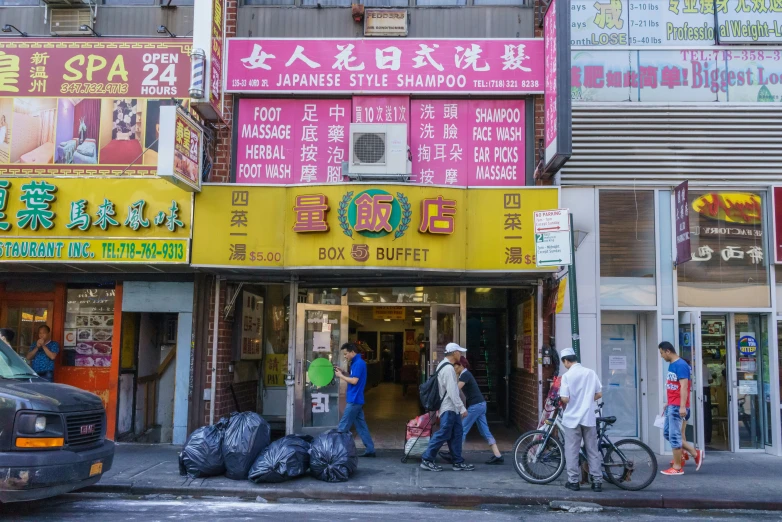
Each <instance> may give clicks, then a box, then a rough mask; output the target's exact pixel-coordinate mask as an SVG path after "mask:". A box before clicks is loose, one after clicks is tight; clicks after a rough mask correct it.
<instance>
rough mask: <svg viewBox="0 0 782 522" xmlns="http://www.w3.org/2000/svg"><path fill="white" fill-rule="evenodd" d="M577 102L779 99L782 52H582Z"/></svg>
mask: <svg viewBox="0 0 782 522" xmlns="http://www.w3.org/2000/svg"><path fill="white" fill-rule="evenodd" d="M571 82H572V87H573V88H572V98H573V100H576V101H600V102H610V101H643V102H648V101H665V102H668V101H693V102H715V101H717V102H779V101H780V100H782V50H780V49H774V48H767V49H759V50H754V49H753V50H746V49H745V50H741V49H736V50H731V49H728V50H726V49H714V50H703V49H701V50H681V51H669V50H665V51H646V50H640V51H620V50H612V51H601V50H597V51H589V52H587V51H576V52H573V63H572V67H571Z"/></svg>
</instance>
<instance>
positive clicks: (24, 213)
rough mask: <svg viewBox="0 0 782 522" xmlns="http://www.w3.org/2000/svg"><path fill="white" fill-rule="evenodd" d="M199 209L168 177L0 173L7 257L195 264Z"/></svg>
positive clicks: (2, 253) (1, 257) (2, 243)
mask: <svg viewBox="0 0 782 522" xmlns="http://www.w3.org/2000/svg"><path fill="white" fill-rule="evenodd" d="M191 212H192V195H191V194H188V193H185V192H183V191H182V190H180V189H178V188H176V187H174V186H173V185H171V184H169V183H167V182H166V181H163V180H156V179H150V180H110V179H89V180H86V179H36V178H0V263H2V262H26V263H47V262H63V261H64V262H68V263H94V262H101V263H143V264H157V263H187V261H188V258H189V255H188V254H189V238H190V228H191V223H190V216H191Z"/></svg>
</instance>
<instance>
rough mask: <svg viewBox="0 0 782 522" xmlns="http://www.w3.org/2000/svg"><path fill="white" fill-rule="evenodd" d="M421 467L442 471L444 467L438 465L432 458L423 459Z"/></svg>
mask: <svg viewBox="0 0 782 522" xmlns="http://www.w3.org/2000/svg"><path fill="white" fill-rule="evenodd" d="M421 469H425V470H427V471H442V470H443V467H442V466H438V465H437V464H435V463H434V462H432V461H431V460H422V461H421Z"/></svg>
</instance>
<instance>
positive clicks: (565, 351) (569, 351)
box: [559, 348, 576, 359]
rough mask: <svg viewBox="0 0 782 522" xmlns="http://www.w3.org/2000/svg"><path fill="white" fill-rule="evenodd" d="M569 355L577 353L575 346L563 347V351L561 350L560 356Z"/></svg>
mask: <svg viewBox="0 0 782 522" xmlns="http://www.w3.org/2000/svg"><path fill="white" fill-rule="evenodd" d="M568 355H576V351H575V350H574V349H573V348H563V349H562V351H561V352H559V358H560V359H561V358H563V357H567V356H568Z"/></svg>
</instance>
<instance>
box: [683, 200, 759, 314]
mask: <svg viewBox="0 0 782 522" xmlns="http://www.w3.org/2000/svg"><path fill="white" fill-rule="evenodd" d="M689 199H690V201H689V203H690V204H689V207H688V208H689V211H690V239H691V248H692V260H691V261H688V262H687V263H683V264H681V265H680V266H679V267H678V270H677V272H678V273H677V278H678V288H679V306H707V307H715V306H729V307H741V308H750V307H767V306H769V305H770V288H769V281H768V256H767V252H766V247H765V243H766V241H765V235H766V230H765V226H764V223H763V214H764V208H763V205H764V203H765V194H764V193H762V192H761V193H747V192H718V191H711V192H694V191H692V192H690V194H689Z"/></svg>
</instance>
